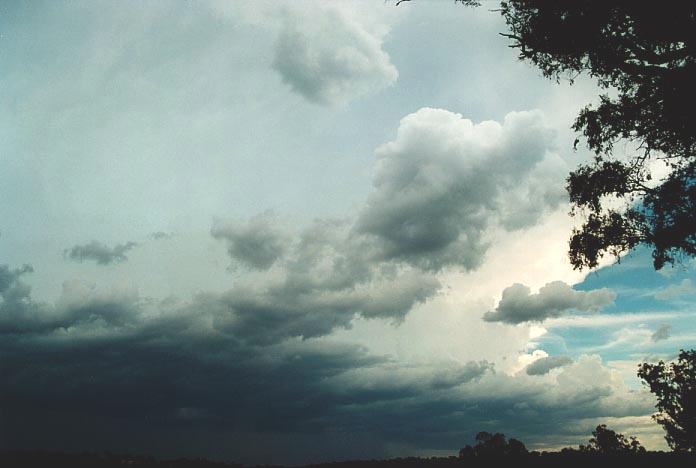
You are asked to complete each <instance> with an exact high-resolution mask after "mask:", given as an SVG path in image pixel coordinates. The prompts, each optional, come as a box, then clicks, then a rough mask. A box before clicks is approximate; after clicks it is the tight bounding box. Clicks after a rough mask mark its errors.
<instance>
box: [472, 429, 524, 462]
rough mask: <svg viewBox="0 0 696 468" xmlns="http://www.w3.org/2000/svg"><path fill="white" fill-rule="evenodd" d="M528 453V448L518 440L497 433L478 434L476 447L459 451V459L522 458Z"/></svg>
mask: <svg viewBox="0 0 696 468" xmlns="http://www.w3.org/2000/svg"><path fill="white" fill-rule="evenodd" d="M526 453H527V448H526V447H525V446H524V444H523V443H522V442H520V441H519V440H517V439H509V440H508V439H507V438H506V437H505V435H504V434H501V433H499V432H496V433H494V434H492V433H490V432H485V431H484V432H479V433H478V434H476V445H475V446H474V447H472V446H470V445H466V446H464V447H463V448H462V449H461V450H459V458H468V457H473V456H476V457H498V456H522V455H525V454H526Z"/></svg>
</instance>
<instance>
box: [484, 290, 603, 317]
mask: <svg viewBox="0 0 696 468" xmlns="http://www.w3.org/2000/svg"><path fill="white" fill-rule="evenodd" d="M615 298H616V293H614V292H613V291H611V290H610V289H607V288H602V289H596V290H594V291H576V290H575V289H573V288H571V287H570V286H569V285H567V284H566V283H564V282H562V281H553V282H551V283H548V284H546V285H545V286H543V287H541V288H540V289H539V292H538V293H537V294H532V291H531V289H530V288H529V287H527V286H525V285H523V284H519V283H516V284H513V285H512V286H509V287H507V288H505V290H504V291H503V297H502V299H501V300H500V302H499V303H498V307H496V309H495V310H492V311H489V312H486V313H485V314H484V316H483V319H484V320H485V321H487V322H503V323H509V324H518V323H523V322H542V321H544V320H546V319H549V318H556V317H561V316H562V315H565V314H568V313H569V312H571V311H580V312H596V311H598V310H599V309H601V308H602V307H604V306H606V305H608V304H611V303H613V302H614V299H615Z"/></svg>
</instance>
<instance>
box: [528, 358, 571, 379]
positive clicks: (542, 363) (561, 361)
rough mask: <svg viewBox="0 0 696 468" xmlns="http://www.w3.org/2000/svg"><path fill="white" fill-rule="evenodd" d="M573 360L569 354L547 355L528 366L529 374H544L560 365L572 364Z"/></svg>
mask: <svg viewBox="0 0 696 468" xmlns="http://www.w3.org/2000/svg"><path fill="white" fill-rule="evenodd" d="M572 363H573V360H572V359H571V358H569V357H568V356H545V357H542V358H539V359H537V360H536V361H534V362H533V363H531V364H530V365H528V366H527V368H526V372H527V375H544V374H548V373H549V372H550V371H551V370H553V369H556V368H558V367H563V366H567V365H568V364H572Z"/></svg>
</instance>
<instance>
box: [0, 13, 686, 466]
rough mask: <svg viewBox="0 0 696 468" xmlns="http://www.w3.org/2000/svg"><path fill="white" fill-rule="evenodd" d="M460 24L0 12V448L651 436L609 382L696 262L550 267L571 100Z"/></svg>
mask: <svg viewBox="0 0 696 468" xmlns="http://www.w3.org/2000/svg"><path fill="white" fill-rule="evenodd" d="M486 7H487V5H484V7H483V8H478V9H471V8H466V7H463V6H461V5H455V4H454V3H453V2H437V3H435V2H430V1H418V2H410V3H404V4H402V5H400V6H399V7H395V6H394V4H393V2H392V3H390V2H370V3H359V2H350V3H349V2H334V3H330V4H329V3H315V2H310V1H300V2H293V3H278V2H274V3H263V2H254V3H251V2H249V3H242V2H226V3H223V2H193V1H191V2H145V3H142V2H135V1H131V2H128V1H127V2H91V1H90V2H81V1H74V2H45V3H42V2H3V3H1V4H0V70H1V72H0V102H2V105H1V106H0V198H1V199H2V203H0V370H1V375H2V386H0V448H3V449H7V448H42V449H63V450H90V451H102V450H111V451H117V452H124V451H128V452H139V453H147V454H154V455H157V456H181V455H188V456H207V457H212V458H218V459H234V460H238V461H242V462H247V463H259V462H263V463H303V462H311V461H322V460H336V459H347V458H366V457H370V458H372V457H391V456H404V455H450V454H453V453H455V452H456V451H457V450H458V448H459V447H461V446H462V445H464V444H466V443H471V442H472V439H473V435H474V434H475V433H476V432H478V431H482V430H486V431H499V432H504V433H505V434H506V435H508V436H512V437H516V438H519V439H521V440H522V441H524V442H525V443H526V444H527V445H528V447H530V448H537V449H554V448H559V447H562V446H566V445H570V444H577V443H579V442H583V441H586V440H587V439H588V437H589V434H590V432H591V430H592V429H593V428H594V427H595V426H596V425H597V424H599V423H607V424H609V425H610V427H613V428H615V429H617V430H619V431H622V432H626V433H628V434H632V435H637V436H638V438H639V439H640V440H641V441H642V442H643V443H644V444H645V445H646V446H648V447H650V448H665V447H666V446H665V444H664V440H663V438H662V430H661V429H660V428H659V426H657V425H656V424H654V423H653V422H652V421H651V420H650V414H651V413H652V411H653V406H654V400H653V398H652V396H651V395H650V394H649V393H648V392H647V391H646V390H645V388H643V387H642V386H641V383H640V382H639V381H638V379H637V378H636V376H635V370H636V366H637V364H638V363H639V362H642V361H644V360H655V359H659V358H671V357H673V356H674V355H675V354H676V353H677V351H678V349H679V348H680V347H690V346H691V345H692V344H693V343H694V341H695V340H696V323H694V321H693V320H692V319H691V314H692V313H693V305H694V301H696V273H695V267H696V265H694V264H693V263H691V262H686V263H684V264H683V265H680V266H678V267H676V268H670V267H667V268H665V270H664V271H661V272H654V271H653V270H652V266H651V261H650V252H649V251H645V250H637V251H635V252H633V253H631V254H630V255H628V256H627V257H625V258H623V259H622V261H621V263H620V264H618V265H612V264H611V262H606V263H605V264H604V266H602V267H601V268H600V269H598V270H597V271H594V272H587V271H584V272H577V271H573V270H572V268H571V267H570V265H569V262H568V260H567V258H566V251H567V239H568V237H569V233H570V230H571V228H572V226H573V220H572V219H571V218H570V217H569V216H568V214H567V213H568V210H569V206H568V203H567V198H566V194H565V191H564V186H565V181H564V179H565V176H566V175H567V173H568V171H569V170H571V169H573V168H574V167H575V166H576V165H577V164H578V163H580V162H582V161H584V160H587V158H589V157H590V155H589V154H588V153H587V152H586V151H583V150H582V149H579V150H578V151H573V150H572V143H573V140H574V138H575V135H574V134H573V133H572V132H571V130H570V129H569V127H570V125H571V123H572V120H573V117H574V115H575V114H577V112H578V110H579V109H580V108H581V107H583V106H584V105H586V104H587V103H589V102H592V101H593V100H595V99H596V97H597V94H598V92H599V91H598V89H597V88H596V87H595V86H594V84H593V83H592V82H591V81H589V80H587V79H584V78H581V79H580V80H578V81H577V82H576V84H575V85H574V86H572V87H570V86H568V85H567V84H565V83H562V84H560V85H557V84H555V83H553V82H550V81H548V80H545V79H544V78H542V77H541V75H540V72H539V71H538V70H536V69H534V68H533V67H531V66H530V65H528V64H525V63H522V62H519V61H517V60H516V54H515V51H514V50H512V49H510V48H508V47H507V42H506V41H507V40H506V39H505V38H504V37H502V36H500V35H499V34H498V33H499V32H504V31H505V25H504V23H503V22H502V21H501V18H500V17H499V14H498V13H495V12H491V11H489V10H488V8H486ZM619 151H622V148H621V147H619ZM623 151H627V150H626V149H625V148H624V149H623Z"/></svg>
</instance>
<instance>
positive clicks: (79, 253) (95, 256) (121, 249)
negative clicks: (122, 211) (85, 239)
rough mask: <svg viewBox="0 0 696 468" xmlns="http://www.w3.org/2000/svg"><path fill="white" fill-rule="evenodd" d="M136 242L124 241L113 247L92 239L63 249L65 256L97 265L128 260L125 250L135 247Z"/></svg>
mask: <svg viewBox="0 0 696 468" xmlns="http://www.w3.org/2000/svg"><path fill="white" fill-rule="evenodd" d="M137 245H138V244H137V242H126V243H125V244H118V245H115V246H114V247H108V246H106V245H104V244H102V243H101V242H98V241H92V242H90V243H88V244H81V245H75V246H73V247H71V248H69V249H66V250H65V251H63V255H64V256H65V258H68V259H70V260H73V261H76V262H80V263H82V262H84V261H88V260H92V261H95V262H97V264H98V265H110V264H112V263H120V262H125V261H126V260H128V257H127V256H126V252H128V251H129V250H131V249H132V248H134V247H136V246H137Z"/></svg>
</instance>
